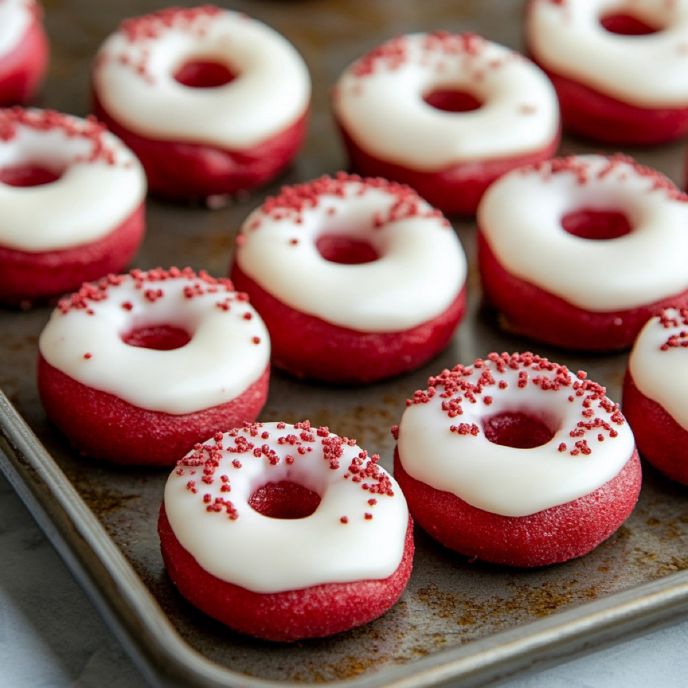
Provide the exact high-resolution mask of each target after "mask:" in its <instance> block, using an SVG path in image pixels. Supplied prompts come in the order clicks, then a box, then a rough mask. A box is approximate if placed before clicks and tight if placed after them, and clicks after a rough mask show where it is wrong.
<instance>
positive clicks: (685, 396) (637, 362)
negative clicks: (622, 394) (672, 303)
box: [628, 308, 688, 430]
mask: <svg viewBox="0 0 688 688" xmlns="http://www.w3.org/2000/svg"><path fill="white" fill-rule="evenodd" d="M664 314H665V315H666V316H667V318H671V317H675V318H676V324H675V325H673V326H670V327H664V326H663V325H662V324H661V322H660V318H659V317H654V318H651V319H650V320H648V321H647V323H646V324H645V327H643V329H642V330H641V331H640V334H639V335H638V338H637V339H636V341H635V344H634V345H633V350H632V351H631V355H630V358H629V361H628V368H629V371H630V373H631V377H632V378H633V381H634V382H635V385H636V387H637V388H638V389H639V390H640V392H642V394H644V395H645V396H646V397H648V398H649V399H652V400H653V401H655V402H657V403H658V404H659V405H660V406H661V407H662V408H663V409H664V410H665V411H666V412H667V413H668V414H669V415H670V416H671V417H672V418H673V419H674V420H675V421H676V422H677V423H678V424H679V425H680V426H681V427H683V428H685V429H686V430H688V349H687V348H686V347H683V346H673V347H668V348H667V349H665V350H662V345H663V344H664V343H665V342H666V341H667V339H668V338H669V337H670V336H672V335H678V336H680V333H681V332H684V333H685V332H686V331H688V324H686V323H685V322H682V321H681V319H680V318H678V312H677V311H676V310H675V309H671V308H669V309H666V310H665V311H664ZM681 339H682V340H684V341H685V340H687V339H688V337H686V336H685V335H684V336H683V337H682V338H681Z"/></svg>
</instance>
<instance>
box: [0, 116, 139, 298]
mask: <svg viewBox="0 0 688 688" xmlns="http://www.w3.org/2000/svg"><path fill="white" fill-rule="evenodd" d="M145 196H146V177H145V175H144V173H143V168H142V167H141V164H140V163H139V161H138V160H137V159H136V157H135V156H134V155H133V154H132V152H131V151H130V150H129V149H128V148H127V147H126V146H125V145H124V144H123V143H122V142H121V141H120V140H119V139H118V138H117V137H115V136H113V135H112V134H110V133H108V132H107V130H106V129H105V127H104V126H102V125H101V124H98V123H97V122H95V121H93V120H90V119H87V120H84V119H79V118H78V117H73V116H71V115H63V114H61V113H58V112H54V111H52V110H35V109H29V110H23V109H21V108H12V109H5V110H0V207H2V216H1V217H0V300H2V301H6V302H9V303H15V302H28V303H30V302H31V301H33V300H36V299H43V298H46V297H49V296H55V295H59V294H64V293H65V292H67V291H72V290H74V289H78V287H79V286H80V285H81V284H82V283H83V282H86V281H89V280H94V279H98V278H100V277H102V276H103V275H106V274H108V273H110V272H119V271H121V270H123V269H124V268H125V267H126V266H127V265H128V264H129V262H130V261H131V259H132V258H133V256H134V254H135V253H136V251H137V249H138V247H139V244H140V243H141V240H142V238H143V233H144V230H145V208H144V202H145Z"/></svg>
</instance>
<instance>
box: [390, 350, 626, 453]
mask: <svg viewBox="0 0 688 688" xmlns="http://www.w3.org/2000/svg"><path fill="white" fill-rule="evenodd" d="M507 371H518V375H517V376H516V379H517V382H516V386H517V388H519V389H524V388H526V387H529V386H535V387H538V388H539V389H540V390H541V391H542V392H545V393H546V392H549V391H560V390H562V389H568V390H569V392H570V394H569V396H568V401H569V402H570V403H572V404H573V403H576V404H578V405H580V407H581V417H580V420H579V421H577V423H576V425H575V426H574V427H572V428H571V429H570V430H569V433H568V434H569V437H570V438H571V442H570V443H569V444H567V443H565V442H562V443H560V444H559V447H558V449H559V451H560V452H566V451H568V452H569V454H571V455H572V456H578V455H579V454H586V455H587V454H590V453H591V452H592V449H591V448H590V445H589V443H588V441H589V440H590V439H591V437H595V436H596V439H597V441H598V442H603V441H604V440H605V438H607V437H609V438H614V437H616V436H617V435H618V431H617V430H616V429H615V427H614V426H621V425H623V424H624V423H625V419H624V417H623V415H622V414H621V411H620V410H619V406H618V404H615V403H614V402H613V401H611V400H610V399H609V398H608V397H607V396H606V389H605V388H604V387H602V386H601V385H599V384H598V383H596V382H593V381H591V380H588V379H587V373H585V372H584V371H578V373H576V374H575V375H574V374H572V373H571V372H570V371H569V370H568V368H567V367H566V366H564V365H559V364H557V363H552V362H551V361H549V360H548V359H546V358H543V357H541V356H537V355H536V354H532V353H522V354H508V353H502V354H498V353H491V354H489V355H488V357H487V358H486V359H480V358H479V359H477V360H476V361H474V363H473V365H470V366H463V365H457V366H455V367H454V368H452V369H451V370H443V371H442V372H441V373H440V374H439V375H437V376H434V377H431V378H429V380H428V388H427V389H424V390H417V391H416V392H415V393H414V395H413V398H412V399H409V400H408V401H407V402H406V404H407V406H411V405H414V404H426V403H428V402H429V401H430V400H431V399H433V398H435V397H439V398H440V399H442V403H441V409H442V411H443V412H444V414H445V415H446V416H447V417H448V418H450V419H452V420H454V419H457V420H458V419H459V418H460V416H461V415H463V413H464V407H465V406H466V404H471V405H475V404H478V403H482V404H484V405H486V406H489V405H491V404H492V403H493V397H495V396H497V395H498V394H500V393H501V392H503V391H505V390H506V389H508V387H509V385H510V384H513V383H510V382H508V381H507V380H506V379H504V377H505V375H504V374H505V373H506V372H507ZM509 378H513V373H512V374H510V375H509ZM450 430H451V431H452V432H455V433H457V434H459V435H472V436H477V435H479V434H480V433H481V432H482V430H481V429H480V428H479V427H478V426H477V425H476V424H474V423H461V422H457V423H455V424H452V425H451V426H450ZM392 432H393V433H394V434H395V435H396V434H397V433H398V428H397V427H395V428H393V430H392Z"/></svg>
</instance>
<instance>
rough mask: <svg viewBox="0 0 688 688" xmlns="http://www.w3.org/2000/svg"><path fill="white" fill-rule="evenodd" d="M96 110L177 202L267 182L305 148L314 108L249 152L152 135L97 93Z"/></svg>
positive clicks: (152, 182)
mask: <svg viewBox="0 0 688 688" xmlns="http://www.w3.org/2000/svg"><path fill="white" fill-rule="evenodd" d="M93 100H94V103H93V107H94V112H95V114H96V116H97V117H98V119H99V120H101V121H102V122H104V123H105V124H106V125H107V127H108V129H110V131H112V132H113V133H114V134H115V135H116V136H119V138H121V139H122V141H124V143H126V144H127V146H129V148H131V149H132V150H133V151H134V153H136V155H137V157H138V158H139V160H140V161H141V164H142V165H143V167H144V169H145V170H146V176H147V177H148V186H149V188H150V191H151V192H152V193H155V194H157V195H158V196H162V197H165V198H171V199H177V200H195V199H207V198H208V197H210V196H226V195H231V194H235V193H237V192H239V191H247V190H250V189H254V188H256V187H259V186H262V185H263V184H266V183H267V182H269V181H270V180H271V179H273V178H274V177H276V176H277V175H278V174H279V173H280V172H281V171H282V170H283V169H284V168H286V167H287V165H288V164H289V163H290V162H291V160H292V159H293V158H294V156H295V155H296V154H297V152H298V151H299V149H300V148H301V144H302V143H303V140H304V138H305V135H306V129H307V126H308V112H305V113H304V114H303V115H302V116H301V117H300V118H299V119H298V120H297V121H296V122H294V124H292V125H290V126H289V127H287V128H286V129H285V130H284V131H282V132H280V133H279V134H277V135H275V136H273V137H272V138H270V139H267V140H266V141H264V142H263V143H260V144H258V145H257V146H254V147H253V148H251V149H249V150H245V151H232V150H226V149H222V148H218V147H216V146H211V145H203V144H197V143H184V142H183V141H170V140H161V139H150V138H146V137H145V136H140V135H139V134H137V133H135V132H133V131H131V130H130V129H127V127H126V126H124V125H123V124H120V123H119V122H118V121H117V120H115V119H114V118H113V117H112V116H110V114H109V113H108V111H107V110H106V109H105V107H104V106H103V105H102V103H101V102H100V101H99V100H98V97H97V96H95V95H94V99H93Z"/></svg>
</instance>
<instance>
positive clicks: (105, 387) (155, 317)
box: [38, 268, 270, 465]
mask: <svg viewBox="0 0 688 688" xmlns="http://www.w3.org/2000/svg"><path fill="white" fill-rule="evenodd" d="M39 351H40V355H39V360H38V388H39V392H40V394H41V400H42V402H43V406H44V407H45V410H46V412H47V415H48V416H49V417H50V419H51V420H52V421H53V422H54V423H55V424H56V425H57V426H58V427H59V428H60V429H61V430H62V431H63V432H64V434H65V435H66V436H67V437H68V438H69V439H70V441H71V442H72V444H74V445H75V446H76V447H77V448H78V449H79V450H80V451H81V452H82V453H84V454H88V455H89V456H93V457H96V458H101V459H106V460H109V461H112V462H116V463H126V464H141V465H144V464H145V465H173V464H174V463H176V462H177V461H178V460H179V457H180V456H183V455H184V454H185V453H186V452H188V451H189V450H190V449H191V448H192V447H193V446H194V445H195V444H196V443H198V442H201V441H203V439H205V438H207V437H208V436H212V435H213V434H214V433H215V432H217V431H218V430H222V429H225V428H227V427H235V426H236V425H239V424H241V423H243V422H247V421H248V422H251V421H254V420H255V419H256V417H257V415H258V413H259V412H260V410H261V409H262V407H263V405H264V404H265V399H266V397H267V389H268V380H269V359H270V343H269V339H268V333H267V330H266V329H265V325H264V324H263V321H262V320H261V319H260V317H259V316H258V314H257V313H256V312H255V311H254V310H253V308H252V307H251V305H250V304H249V303H248V297H247V296H246V294H242V293H239V292H237V291H235V289H234V286H233V285H232V283H231V282H230V281H229V280H226V279H215V278H213V277H210V276H209V275H208V274H206V273H204V272H200V273H198V274H196V273H194V272H193V271H192V270H191V269H190V268H185V269H183V270H179V269H178V268H171V269H170V270H162V269H160V268H157V269H154V270H148V271H142V270H132V271H131V272H130V273H129V274H127V275H109V276H108V277H107V278H103V279H102V280H101V281H100V282H98V283H92V284H85V285H83V286H82V288H81V289H80V290H79V291H78V292H76V293H75V294H72V295H71V296H69V297H66V298H64V299H62V300H61V301H60V302H59V303H58V308H57V309H56V310H55V311H54V313H53V315H52V317H51V318H50V321H49V322H48V324H47V325H46V327H45V329H44V330H43V332H42V333H41V337H40V340H39Z"/></svg>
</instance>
